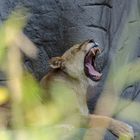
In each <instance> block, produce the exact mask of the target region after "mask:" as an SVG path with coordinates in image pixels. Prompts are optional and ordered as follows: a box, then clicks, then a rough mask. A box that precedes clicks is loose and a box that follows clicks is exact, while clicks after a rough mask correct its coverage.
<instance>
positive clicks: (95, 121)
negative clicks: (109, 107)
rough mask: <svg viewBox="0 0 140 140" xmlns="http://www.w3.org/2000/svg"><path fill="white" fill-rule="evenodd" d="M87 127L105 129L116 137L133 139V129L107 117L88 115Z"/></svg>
mask: <svg viewBox="0 0 140 140" xmlns="http://www.w3.org/2000/svg"><path fill="white" fill-rule="evenodd" d="M89 127H92V128H106V129H108V130H109V131H111V132H112V133H113V134H114V135H116V136H118V137H119V136H121V135H125V136H127V137H130V138H131V139H133V137H134V134H133V129H132V127H131V126H129V125H128V124H126V123H124V122H121V121H118V120H115V119H112V118H110V117H107V116H100V115H89Z"/></svg>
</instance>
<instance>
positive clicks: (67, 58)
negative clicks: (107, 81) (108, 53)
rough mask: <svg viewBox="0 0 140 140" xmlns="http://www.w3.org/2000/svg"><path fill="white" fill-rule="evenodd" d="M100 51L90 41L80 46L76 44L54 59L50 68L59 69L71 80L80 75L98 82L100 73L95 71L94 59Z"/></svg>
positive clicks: (94, 43) (96, 45)
mask: <svg viewBox="0 0 140 140" xmlns="http://www.w3.org/2000/svg"><path fill="white" fill-rule="evenodd" d="M100 53H101V51H100V49H99V46H98V44H97V43H96V42H95V41H94V40H93V39H92V40H87V41H85V42H83V43H81V44H76V45H74V46H73V47H71V48H70V49H69V50H67V51H66V52H65V53H64V54H63V55H62V56H61V57H54V58H52V59H51V61H50V66H51V67H52V68H54V69H61V70H62V71H64V72H65V73H67V74H68V75H70V76H71V77H73V78H79V77H81V75H85V76H86V77H88V78H90V79H92V80H94V81H96V80H100V78H101V75H102V74H101V73H99V72H98V71H97V70H96V66H95V63H94V62H95V58H96V56H97V55H98V54H100Z"/></svg>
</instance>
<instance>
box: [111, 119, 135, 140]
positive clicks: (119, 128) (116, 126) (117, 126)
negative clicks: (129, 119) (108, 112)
mask: <svg viewBox="0 0 140 140" xmlns="http://www.w3.org/2000/svg"><path fill="white" fill-rule="evenodd" d="M109 130H110V131H111V132H112V133H113V134H114V135H116V136H118V137H125V138H127V139H128V140H129V139H130V140H133V139H134V132H133V128H132V127H131V126H130V125H128V124H126V123H124V122H121V121H118V120H112V122H111V124H110V126H109Z"/></svg>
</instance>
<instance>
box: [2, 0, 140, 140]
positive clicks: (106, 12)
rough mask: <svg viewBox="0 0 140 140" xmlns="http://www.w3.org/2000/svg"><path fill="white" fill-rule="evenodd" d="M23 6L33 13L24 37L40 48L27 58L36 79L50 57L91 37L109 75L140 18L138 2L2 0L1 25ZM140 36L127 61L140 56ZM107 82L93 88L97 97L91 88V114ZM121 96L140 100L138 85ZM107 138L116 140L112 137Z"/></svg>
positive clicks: (137, 124)
mask: <svg viewBox="0 0 140 140" xmlns="http://www.w3.org/2000/svg"><path fill="white" fill-rule="evenodd" d="M22 6H24V7H27V8H28V9H29V11H30V13H31V16H30V18H29V20H28V24H27V26H26V28H25V34H26V35H27V36H28V37H29V38H30V39H31V40H32V41H33V42H34V43H35V44H36V45H37V47H38V48H39V54H38V58H37V59H36V60H30V59H29V58H26V59H25V65H26V66H27V67H28V68H29V69H30V70H31V71H32V73H33V74H34V75H35V76H36V77H37V79H40V78H41V77H42V76H44V74H45V73H47V71H48V69H49V66H48V60H49V58H51V57H53V56H59V55H61V54H63V52H64V51H65V50H67V49H68V48H69V47H71V45H73V44H75V43H77V42H80V41H83V40H86V39H91V38H94V39H95V40H96V42H98V43H99V44H100V47H101V48H102V49H103V50H104V51H103V55H102V56H101V57H100V58H99V60H98V61H100V65H101V66H100V67H103V66H105V67H104V70H103V73H104V74H105V75H107V73H108V70H109V65H110V61H111V60H112V59H113V57H114V55H115V54H116V53H118V52H119V53H120V52H121V51H123V49H124V48H125V47H124V44H127V43H129V39H130V40H131V36H132V34H131V33H133V32H131V30H129V29H128V27H132V26H135V24H137V22H138V21H139V18H140V17H139V14H140V12H139V11H140V1H139V0H133V1H130V0H36V1H35V0H30V1H29V0H0V23H2V22H3V21H4V20H5V19H6V18H7V17H8V15H9V14H10V12H11V11H12V10H13V9H14V8H15V7H22ZM128 24H129V26H128V27H126V26H127V25H128ZM122 35H123V37H122ZM139 36H140V32H139V33H138V34H137V36H136V40H135V42H134V43H133V45H135V46H136V51H135V53H134V55H133V56H132V57H131V59H130V60H126V61H132V60H134V59H136V58H138V57H140V49H139V44H140V41H139ZM108 56H109V57H108ZM106 60H108V61H106ZM0 79H2V80H3V77H2V76H0ZM104 79H105V76H104V77H103V80H102V81H101V82H100V83H99V85H98V86H97V87H96V89H94V91H95V93H94V96H93V93H90V91H91V89H92V87H91V89H90V90H89V96H90V98H89V102H88V104H89V109H90V110H91V112H92V110H93V107H94V105H95V103H96V100H97V97H98V96H99V95H100V94H99V93H100V92H101V90H102V89H103V83H104ZM95 97H96V98H95ZM122 97H125V98H129V99H130V100H135V101H139V100H140V86H139V83H136V84H134V85H130V86H129V87H128V88H126V90H124V91H123V92H122ZM122 111H123V110H122ZM139 115H140V113H139ZM116 117H117V116H116ZM129 123H130V122H129ZM131 125H132V126H133V127H134V130H135V132H139V133H140V125H139V123H133V122H132V123H131ZM106 137H109V138H106V139H115V137H113V135H111V134H108V135H107V136H106Z"/></svg>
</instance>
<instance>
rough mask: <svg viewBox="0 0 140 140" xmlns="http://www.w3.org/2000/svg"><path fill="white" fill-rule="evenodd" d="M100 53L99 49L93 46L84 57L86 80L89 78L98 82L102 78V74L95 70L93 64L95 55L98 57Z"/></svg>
mask: <svg viewBox="0 0 140 140" xmlns="http://www.w3.org/2000/svg"><path fill="white" fill-rule="evenodd" d="M100 53H101V50H100V49H99V47H97V46H96V47H95V46H93V47H92V48H91V49H90V50H89V51H88V53H87V54H86V56H85V60H84V69H85V74H86V76H87V77H88V78H90V79H91V80H93V81H99V80H100V79H101V76H102V73H100V72H98V71H97V70H96V64H95V59H96V57H97V55H99V54H100Z"/></svg>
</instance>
